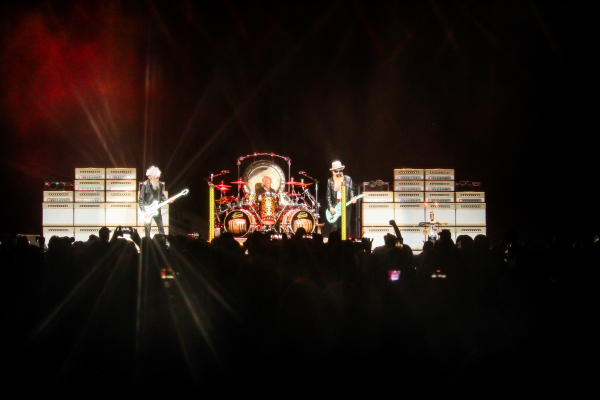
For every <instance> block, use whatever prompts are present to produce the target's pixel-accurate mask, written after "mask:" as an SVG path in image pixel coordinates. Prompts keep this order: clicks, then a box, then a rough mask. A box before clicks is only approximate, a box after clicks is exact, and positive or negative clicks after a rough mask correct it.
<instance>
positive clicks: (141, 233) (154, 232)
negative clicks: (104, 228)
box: [110, 220, 169, 238]
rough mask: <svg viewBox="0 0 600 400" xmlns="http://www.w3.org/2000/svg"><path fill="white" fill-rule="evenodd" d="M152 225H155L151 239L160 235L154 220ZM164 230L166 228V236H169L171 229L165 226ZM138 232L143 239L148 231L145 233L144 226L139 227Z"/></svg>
mask: <svg viewBox="0 0 600 400" xmlns="http://www.w3.org/2000/svg"><path fill="white" fill-rule="evenodd" d="M152 224H153V225H152V226H151V227H150V237H151V238H153V237H154V235H156V234H157V233H158V227H157V226H156V225H154V220H152ZM164 228H165V235H168V234H169V227H168V226H165V227H164ZM110 229H114V228H110ZM137 231H138V234H139V235H140V237H142V238H143V237H144V236H145V235H146V231H145V228H144V225H142V226H138V227H137ZM125 236H129V235H125Z"/></svg>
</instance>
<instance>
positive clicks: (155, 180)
mask: <svg viewBox="0 0 600 400" xmlns="http://www.w3.org/2000/svg"><path fill="white" fill-rule="evenodd" d="M160 175H161V172H160V169H158V167H155V166H151V167H150V168H148V170H147V171H146V176H147V177H148V179H147V180H146V181H145V182H144V183H142V187H141V189H140V199H139V207H140V213H141V214H146V213H145V211H144V207H146V206H149V205H151V204H152V203H153V202H154V201H157V202H159V203H160V202H163V201H166V200H167V198H166V197H165V193H164V192H165V183H164V182H160V181H159V178H160ZM152 219H154V222H156V226H157V227H158V233H160V234H161V235H163V236H164V235H165V228H164V226H163V220H162V214H161V211H160V208H159V209H158V214H156V215H154V216H153V217H152V218H151V219H150V221H149V222H148V223H145V224H144V227H145V228H146V237H147V238H149V237H150V225H151V224H152Z"/></svg>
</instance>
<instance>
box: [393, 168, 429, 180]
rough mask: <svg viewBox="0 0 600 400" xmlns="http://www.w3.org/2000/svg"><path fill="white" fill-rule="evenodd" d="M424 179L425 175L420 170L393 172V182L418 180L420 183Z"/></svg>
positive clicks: (401, 169) (409, 169)
mask: <svg viewBox="0 0 600 400" xmlns="http://www.w3.org/2000/svg"><path fill="white" fill-rule="evenodd" d="M424 179H425V174H424V171H423V170H422V169H414V168H399V169H395V170H394V180H396V181H405V180H418V181H422V180H424Z"/></svg>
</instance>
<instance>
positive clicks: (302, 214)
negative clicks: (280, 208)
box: [277, 210, 316, 233]
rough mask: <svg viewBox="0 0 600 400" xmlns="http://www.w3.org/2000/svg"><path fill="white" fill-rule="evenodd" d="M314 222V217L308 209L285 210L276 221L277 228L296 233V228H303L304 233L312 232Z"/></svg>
mask: <svg viewBox="0 0 600 400" xmlns="http://www.w3.org/2000/svg"><path fill="white" fill-rule="evenodd" d="M315 224H316V223H315V217H314V216H313V214H312V213H311V212H310V211H308V210H290V211H287V212H285V213H284V214H283V215H282V216H281V218H280V219H279V221H278V222H277V225H278V228H279V229H280V230H281V231H282V232H285V233H296V231H297V230H298V228H304V229H305V230H306V233H313V231H314V230H315Z"/></svg>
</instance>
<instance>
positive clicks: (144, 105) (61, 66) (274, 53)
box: [0, 1, 599, 241]
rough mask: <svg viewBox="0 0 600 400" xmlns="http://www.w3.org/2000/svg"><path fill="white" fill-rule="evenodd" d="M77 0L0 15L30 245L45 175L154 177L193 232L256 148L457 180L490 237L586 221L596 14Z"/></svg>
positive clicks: (318, 169) (5, 210)
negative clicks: (452, 174)
mask: <svg viewBox="0 0 600 400" xmlns="http://www.w3.org/2000/svg"><path fill="white" fill-rule="evenodd" d="M80 3H84V2H58V1H46V2H41V1H40V2H25V3H21V4H20V5H9V4H4V3H3V4H2V8H1V10H0V15H1V17H0V29H1V35H2V41H1V46H2V47H1V53H0V85H1V86H0V89H1V92H0V116H1V117H0V134H1V138H2V145H1V147H0V156H1V159H2V163H1V165H2V170H1V172H2V179H3V182H4V185H3V186H4V196H3V201H2V204H3V206H2V214H1V218H2V220H1V226H0V230H1V231H2V232H4V233H40V232H41V225H42V212H41V204H40V203H41V201H42V190H43V184H44V182H45V181H72V180H73V177H74V169H75V168H76V167H112V166H115V167H136V168H138V179H143V176H142V175H143V171H145V170H146V168H147V167H148V166H150V165H152V164H155V165H158V166H159V167H160V168H161V169H162V170H163V180H164V181H166V182H167V189H168V190H169V191H170V192H171V193H173V194H174V193H176V192H178V191H179V190H181V189H183V188H189V189H190V191H191V193H190V195H189V196H188V197H186V198H183V199H181V200H180V201H179V202H178V203H176V204H175V205H173V212H172V217H171V225H174V226H179V227H180V228H182V229H184V230H186V229H193V228H201V229H202V230H203V231H202V234H203V235H206V229H207V223H206V220H207V217H208V188H207V185H206V183H205V182H203V181H202V178H204V177H206V176H208V175H210V173H217V172H219V171H221V170H223V169H228V170H230V171H231V173H230V174H229V175H227V176H226V177H225V179H224V180H225V182H231V181H234V180H236V179H237V165H236V160H237V158H238V157H240V156H243V155H246V154H251V153H253V152H273V153H276V154H279V155H283V156H287V157H290V158H291V159H292V175H293V176H294V177H295V178H296V179H299V178H300V176H299V175H298V174H297V172H298V171H301V170H304V171H306V172H307V173H308V174H309V175H311V176H313V177H316V178H318V179H319V180H321V182H323V183H324V182H325V181H326V179H327V178H328V177H329V176H330V173H329V168H330V166H331V162H332V161H333V160H335V159H340V160H341V161H342V162H343V163H344V164H345V165H346V172H347V173H348V175H350V176H352V178H353V179H354V180H355V182H361V181H369V180H375V179H383V180H386V181H392V180H393V176H392V172H393V169H394V168H400V167H412V168H454V169H455V171H456V180H475V181H481V182H482V184H483V188H484V190H485V192H486V199H487V224H488V225H487V229H488V234H489V236H490V237H491V239H492V240H493V241H496V240H498V239H499V238H500V236H501V234H502V233H503V232H504V231H505V230H506V229H509V228H515V229H517V230H518V231H519V233H520V234H521V236H522V237H523V238H524V239H526V240H534V239H541V238H545V237H548V236H549V235H551V234H553V233H556V232H558V231H563V232H566V233H567V234H569V235H571V236H576V235H580V234H583V233H592V232H593V231H594V229H595V228H596V227H597V226H598V222H599V221H598V212H597V207H596V206H594V204H595V203H596V201H595V197H596V195H595V194H594V193H595V185H596V181H597V178H596V171H597V168H596V165H597V162H596V158H597V157H596V153H597V145H596V141H595V139H594V138H596V137H597V136H598V134H597V133H598V131H597V127H596V124H595V118H593V115H595V112H596V108H597V99H596V92H597V88H598V67H597V61H595V60H596V58H597V53H598V41H597V36H598V35H597V34H596V25H597V23H596V20H597V13H596V11H597V9H598V6H593V8H590V6H585V7H583V6H582V4H583V3H579V2H563V1H558V2H552V1H514V2H513V1H486V2H480V1H447V2H437V1H423V2H402V1H398V2H366V1H345V2H342V1H339V2H290V3H288V2H267V1H251V2H234V1H215V2H202V3H201V4H197V2H192V1H168V2H167V1H164V2H163V1H132V2H126V1H122V2H118V1H103V2H85V4H80ZM246 165H247V164H246ZM280 165H281V167H282V168H283V169H284V171H286V172H287V166H286V165H285V164H284V163H280ZM244 166H245V165H242V171H243V167H244ZM322 189H323V190H321V191H320V192H321V195H320V196H319V197H320V200H321V203H324V192H325V190H324V189H325V185H324V184H323V185H322ZM177 210H179V213H177Z"/></svg>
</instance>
